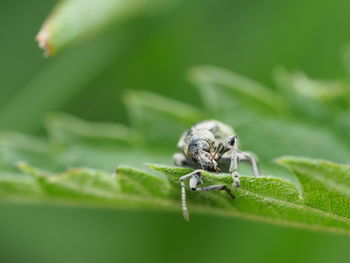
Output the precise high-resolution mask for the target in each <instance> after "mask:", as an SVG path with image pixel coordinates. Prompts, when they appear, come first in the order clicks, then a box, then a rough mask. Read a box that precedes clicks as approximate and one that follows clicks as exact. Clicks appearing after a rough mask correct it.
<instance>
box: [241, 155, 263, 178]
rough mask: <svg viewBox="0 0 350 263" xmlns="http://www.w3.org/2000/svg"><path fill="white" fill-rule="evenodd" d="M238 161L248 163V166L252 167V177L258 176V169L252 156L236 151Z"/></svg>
mask: <svg viewBox="0 0 350 263" xmlns="http://www.w3.org/2000/svg"><path fill="white" fill-rule="evenodd" d="M238 161H239V162H249V163H250V165H251V166H252V170H253V175H254V176H255V177H259V176H260V171H259V168H258V165H257V161H256V158H255V157H254V156H253V155H252V154H250V153H248V152H241V151H238Z"/></svg>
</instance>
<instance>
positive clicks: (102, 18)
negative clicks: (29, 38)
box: [37, 0, 177, 56]
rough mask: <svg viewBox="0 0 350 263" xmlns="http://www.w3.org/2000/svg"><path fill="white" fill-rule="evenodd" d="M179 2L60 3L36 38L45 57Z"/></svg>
mask: <svg viewBox="0 0 350 263" xmlns="http://www.w3.org/2000/svg"><path fill="white" fill-rule="evenodd" d="M176 2H177V0H170V1H160V0H133V1H127V0H61V1H60V2H59V4H58V5H57V6H56V7H55V9H54V10H53V11H52V13H51V14H50V16H49V17H48V18H47V20H46V21H45V23H44V25H43V27H42V28H41V30H40V32H39V33H38V35H37V41H38V43H39V46H40V47H41V48H43V49H44V50H45V53H46V55H48V56H50V55H53V54H55V53H56V52H58V51H59V50H61V49H63V48H65V47H66V46H67V45H69V44H70V43H72V42H74V41H76V40H79V39H82V38H86V37H87V36H89V35H91V34H94V33H95V32H96V31H99V30H101V29H103V28H105V27H106V26H108V25H109V24H111V23H116V22H119V23H120V22H123V21H125V20H127V19H129V18H132V17H135V16H139V15H152V14H155V13H159V12H160V11H161V10H164V9H167V8H169V6H171V5H173V4H174V3H176Z"/></svg>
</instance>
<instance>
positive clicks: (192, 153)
mask: <svg viewBox="0 0 350 263" xmlns="http://www.w3.org/2000/svg"><path fill="white" fill-rule="evenodd" d="M177 148H178V150H179V151H180V152H178V153H175V154H174V156H173V160H174V163H175V165H176V166H182V167H191V168H194V169H196V170H195V171H193V172H191V173H189V174H186V175H184V176H182V177H180V184H181V199H182V211H183V216H184V218H185V220H189V214H188V209H187V204H186V188H185V180H187V179H189V187H190V189H191V190H192V191H212V190H223V191H225V192H227V194H228V195H229V196H230V197H231V198H234V197H235V196H234V195H233V194H232V192H231V190H230V189H229V188H228V187H227V186H226V185H224V184H219V185H210V186H205V187H198V186H199V185H201V184H203V178H202V172H203V170H205V171H210V172H219V171H222V172H230V173H231V174H232V179H233V188H234V189H235V190H237V188H238V187H239V186H240V180H239V173H238V172H237V168H238V167H237V166H238V163H239V162H249V163H250V165H251V167H252V170H253V174H254V176H256V177H258V176H259V175H260V172H259V169H258V165H257V161H256V159H255V157H254V156H253V155H252V154H250V153H248V152H243V151H241V150H239V148H238V137H237V135H236V134H235V132H234V131H233V129H232V128H231V127H229V126H228V125H226V124H224V123H222V122H220V121H216V120H207V121H203V122H199V123H197V124H195V125H194V126H192V127H191V128H190V129H189V130H187V131H185V132H184V133H183V134H182V136H181V138H180V140H179V142H178V144H177Z"/></svg>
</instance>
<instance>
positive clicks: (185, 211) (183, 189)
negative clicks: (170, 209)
mask: <svg viewBox="0 0 350 263" xmlns="http://www.w3.org/2000/svg"><path fill="white" fill-rule="evenodd" d="M194 175H198V176H200V175H201V172H200V170H195V171H193V172H192V173H189V174H186V175H184V176H181V177H180V184H181V206H182V213H183V216H184V219H185V220H186V221H189V220H190V217H189V215H188V209H187V204H186V187H185V182H184V181H185V180H186V179H187V178H190V177H192V176H194Z"/></svg>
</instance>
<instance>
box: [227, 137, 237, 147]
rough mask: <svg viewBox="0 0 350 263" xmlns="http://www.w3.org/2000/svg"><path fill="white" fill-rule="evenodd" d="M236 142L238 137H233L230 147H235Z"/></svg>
mask: <svg viewBox="0 0 350 263" xmlns="http://www.w3.org/2000/svg"><path fill="white" fill-rule="evenodd" d="M236 140H237V136H233V137H232V138H231V140H230V142H229V143H230V145H231V146H233V145H234V144H235V143H236Z"/></svg>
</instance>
